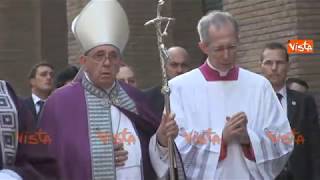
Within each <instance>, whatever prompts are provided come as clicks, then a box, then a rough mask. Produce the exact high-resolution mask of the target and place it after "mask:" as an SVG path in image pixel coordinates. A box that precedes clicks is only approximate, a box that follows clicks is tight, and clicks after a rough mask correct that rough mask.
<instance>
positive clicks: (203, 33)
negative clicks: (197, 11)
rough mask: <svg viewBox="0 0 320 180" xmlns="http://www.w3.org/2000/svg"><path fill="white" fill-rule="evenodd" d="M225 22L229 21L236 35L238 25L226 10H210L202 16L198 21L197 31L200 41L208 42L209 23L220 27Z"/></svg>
mask: <svg viewBox="0 0 320 180" xmlns="http://www.w3.org/2000/svg"><path fill="white" fill-rule="evenodd" d="M227 22H230V23H231V24H232V25H233V27H234V30H235V32H236V34H237V36H238V34H239V26H238V23H237V21H236V20H235V18H234V17H233V16H232V15H231V14H230V13H228V12H224V11H218V10H215V11H210V12H209V13H208V14H206V15H205V16H203V17H202V18H201V19H200V20H199V22H198V26H197V29H198V33H199V37H200V41H201V42H209V27H210V26H211V25H213V26H215V27H217V28H220V27H221V26H223V25H225V24H226V23H227Z"/></svg>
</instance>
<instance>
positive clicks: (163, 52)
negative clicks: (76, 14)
mask: <svg viewBox="0 0 320 180" xmlns="http://www.w3.org/2000/svg"><path fill="white" fill-rule="evenodd" d="M164 4H165V1H164V0H159V1H158V5H157V17H156V18H154V19H152V20H149V21H148V22H146V23H145V24H144V25H145V26H148V25H151V24H153V25H154V26H155V29H156V33H157V41H158V49H159V53H160V64H161V71H162V89H161V92H162V94H163V95H164V107H165V112H166V113H167V114H170V112H171V109H170V97H169V96H170V88H169V85H168V78H167V73H166V69H165V63H166V62H167V61H168V59H169V56H168V52H167V49H166V47H165V46H164V42H163V37H164V36H167V35H168V34H167V29H168V26H169V24H170V21H173V20H174V18H170V17H162V16H161V14H160V13H161V9H162V7H163V5H164ZM162 22H164V23H166V26H165V28H164V30H163V32H162V26H161V24H162ZM168 151H169V161H170V164H169V169H170V171H169V173H170V180H176V179H177V177H178V176H177V174H176V173H177V163H176V159H175V151H174V145H173V140H172V138H171V137H169V139H168Z"/></svg>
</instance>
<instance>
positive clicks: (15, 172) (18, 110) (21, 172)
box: [0, 80, 59, 180]
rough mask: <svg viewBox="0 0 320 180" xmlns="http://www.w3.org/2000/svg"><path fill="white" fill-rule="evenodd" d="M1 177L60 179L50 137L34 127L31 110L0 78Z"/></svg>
mask: <svg viewBox="0 0 320 180" xmlns="http://www.w3.org/2000/svg"><path fill="white" fill-rule="evenodd" d="M0 102H1V103H0V112H1V113H0V119H1V123H0V134H1V136H0V142H1V143H0V180H21V179H24V180H44V179H47V180H56V179H59V177H58V170H57V165H56V162H55V160H54V159H53V157H50V156H49V155H48V152H47V148H46V146H47V144H49V143H50V142H49V141H47V140H48V138H50V137H48V138H45V137H44V133H42V132H41V133H42V134H41V135H40V134H39V133H40V131H36V129H35V127H34V126H33V124H34V123H33V122H32V117H31V113H30V112H29V111H28V109H27V107H26V106H25V104H24V103H23V102H22V101H21V99H19V98H18V97H17V96H16V94H15V92H14V91H13V89H12V88H11V86H10V85H9V84H8V83H6V82H5V81H3V80H0Z"/></svg>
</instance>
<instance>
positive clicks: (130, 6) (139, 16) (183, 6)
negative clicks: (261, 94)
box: [67, 0, 202, 88]
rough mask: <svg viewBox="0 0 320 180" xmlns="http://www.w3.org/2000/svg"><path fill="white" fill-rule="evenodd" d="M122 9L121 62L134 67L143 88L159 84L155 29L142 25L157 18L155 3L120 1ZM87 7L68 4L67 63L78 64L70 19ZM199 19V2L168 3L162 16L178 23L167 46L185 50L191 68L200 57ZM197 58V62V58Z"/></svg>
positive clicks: (81, 0) (81, 1)
mask: <svg viewBox="0 0 320 180" xmlns="http://www.w3.org/2000/svg"><path fill="white" fill-rule="evenodd" d="M119 2H120V3H121V4H122V6H123V8H124V9H125V11H126V13H127V15H128V18H129V25H130V38H129V42H128V45H127V47H126V50H125V51H124V61H125V62H126V63H127V64H129V65H130V66H132V67H133V69H134V71H135V72H136V75H137V79H138V84H139V87H141V88H146V87H149V86H152V85H154V84H157V83H159V82H160V81H161V77H160V65H159V64H160V63H159V53H158V49H157V44H156V35H155V29H154V27H153V26H148V27H145V26H144V23H145V22H146V21H148V20H150V19H153V18H154V17H155V16H156V6H157V2H158V1H156V0H154V1H151V0H134V1H132V0H119ZM86 3H87V1H86V0H67V17H68V27H69V28H68V29H69V34H68V49H69V63H71V64H77V58H78V56H79V48H80V47H79V44H78V43H77V42H76V41H75V40H74V37H73V35H72V34H71V33H70V25H71V21H72V20H73V18H74V17H75V16H76V15H77V14H78V13H79V12H80V10H81V9H82V7H83V6H84V5H85V4H86ZM201 15H202V7H201V1H194V0H176V1H168V2H167V3H166V6H165V7H164V9H163V16H173V17H175V18H176V19H177V20H176V22H175V23H174V24H173V25H171V26H170V28H169V30H170V31H169V36H168V38H167V39H166V45H167V46H168V47H169V46H171V45H179V46H183V47H185V48H186V49H187V50H188V51H189V52H190V54H191V56H192V59H193V63H192V64H193V65H198V64H199V61H200V58H201V57H202V55H201V53H200V51H199V50H198V47H197V42H198V39H197V34H196V23H197V21H198V19H199V18H200V17H201ZM199 57H200V58H199Z"/></svg>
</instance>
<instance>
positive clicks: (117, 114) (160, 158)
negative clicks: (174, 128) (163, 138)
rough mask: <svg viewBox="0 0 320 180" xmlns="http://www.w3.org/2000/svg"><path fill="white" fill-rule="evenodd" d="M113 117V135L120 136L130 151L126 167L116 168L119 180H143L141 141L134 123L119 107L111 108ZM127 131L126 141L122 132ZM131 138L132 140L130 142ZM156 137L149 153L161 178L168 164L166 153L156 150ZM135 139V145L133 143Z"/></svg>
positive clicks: (152, 140) (125, 147)
mask: <svg viewBox="0 0 320 180" xmlns="http://www.w3.org/2000/svg"><path fill="white" fill-rule="evenodd" d="M111 115H112V126H113V127H112V130H113V134H118V135H119V136H118V138H119V139H118V140H119V141H122V142H123V145H124V149H125V150H126V151H128V160H127V161H125V165H124V166H122V167H117V168H116V173H117V180H132V179H134V180H142V179H143V177H142V174H143V171H142V155H141V148H140V147H141V146H140V140H139V137H138V136H137V133H136V131H135V129H134V126H133V124H132V122H131V121H130V120H129V119H128V117H127V116H126V115H125V114H123V113H122V112H121V111H120V110H119V109H118V108H117V107H115V106H111ZM124 131H126V132H127V133H126V134H127V135H126V137H125V139H124V137H123V136H122V134H121V133H122V132H124ZM129 137H131V140H129ZM155 137H156V135H154V136H152V138H151V139H150V143H149V149H150V150H151V151H150V152H149V155H150V158H151V159H153V160H154V161H151V163H152V166H153V167H154V170H155V172H156V173H157V175H158V176H159V177H163V176H165V175H166V172H167V168H168V167H167V163H166V158H164V157H166V156H167V153H166V151H164V152H160V151H156V150H154V149H158V147H157V143H156V138H155ZM132 139H134V143H133V142H132Z"/></svg>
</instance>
